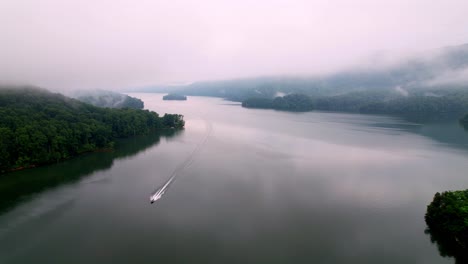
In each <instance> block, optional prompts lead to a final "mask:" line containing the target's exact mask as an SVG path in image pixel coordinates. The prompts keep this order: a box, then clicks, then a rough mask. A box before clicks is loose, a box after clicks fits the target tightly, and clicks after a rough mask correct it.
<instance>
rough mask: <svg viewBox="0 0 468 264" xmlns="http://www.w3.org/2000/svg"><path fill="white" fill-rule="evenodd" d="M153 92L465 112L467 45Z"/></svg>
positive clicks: (355, 108)
mask: <svg viewBox="0 0 468 264" xmlns="http://www.w3.org/2000/svg"><path fill="white" fill-rule="evenodd" d="M145 91H146V92H151V91H152V90H151V88H146V89H145ZM157 91H159V92H161V91H164V92H176V93H182V94H185V95H199V96H214V97H222V98H225V99H228V100H233V101H241V102H244V104H243V105H244V106H248V107H254V108H256V107H259V108H268V106H269V105H275V104H272V102H273V101H272V100H273V99H275V98H277V97H283V96H285V95H292V94H296V95H301V96H302V97H304V96H306V97H309V98H310V101H311V105H310V106H308V107H305V108H304V107H301V109H309V108H310V109H312V108H313V109H318V110H327V111H344V112H361V113H385V114H405V113H430V114H435V113H448V112H458V113H461V112H468V44H464V45H459V46H450V47H445V48H441V49H437V50H432V51H428V52H422V53H420V54H417V55H413V56H407V57H405V58H403V59H398V60H394V61H393V62H392V63H375V64H370V65H366V66H359V67H356V68H354V69H350V70H347V71H341V72H337V73H333V74H328V75H322V76H312V77H260V78H250V79H235V80H225V81H206V82H195V83H193V84H190V85H186V86H178V87H167V89H166V90H164V89H163V88H162V87H158V89H157ZM298 98H299V97H298ZM252 99H255V100H252ZM259 99H262V100H259ZM265 99H268V100H270V101H268V100H265ZM304 100H306V99H304ZM277 101H278V100H277ZM306 101H307V100H306ZM295 107H296V106H295V105H293V106H291V108H292V109H294V108H295ZM272 108H275V109H276V108H277V107H272Z"/></svg>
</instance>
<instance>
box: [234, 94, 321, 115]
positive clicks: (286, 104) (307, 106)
mask: <svg viewBox="0 0 468 264" xmlns="http://www.w3.org/2000/svg"><path fill="white" fill-rule="evenodd" d="M242 106H243V107H247V108H271V109H276V110H284V111H295V112H300V111H310V110H312V109H313V104H312V100H311V99H310V98H309V97H308V96H307V95H304V94H289V95H285V96H282V97H279V96H278V97H276V98H274V99H267V98H250V99H247V100H244V101H243V102H242Z"/></svg>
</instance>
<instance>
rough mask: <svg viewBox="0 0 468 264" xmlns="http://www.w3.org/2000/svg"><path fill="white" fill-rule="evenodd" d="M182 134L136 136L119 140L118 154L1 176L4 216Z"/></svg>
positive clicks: (86, 157)
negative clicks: (38, 196)
mask: <svg viewBox="0 0 468 264" xmlns="http://www.w3.org/2000/svg"><path fill="white" fill-rule="evenodd" d="M180 133H181V131H176V130H169V131H166V132H164V133H161V134H154V135H146V136H136V137H132V138H128V139H123V140H119V141H118V142H117V144H116V147H115V149H114V151H109V152H101V153H88V154H83V155H81V156H79V157H76V158H73V159H71V160H67V161H64V162H61V163H58V164H55V165H49V166H43V167H39V168H34V169H30V170H24V171H17V172H12V173H8V174H5V175H2V176H1V177H0V214H2V213H5V212H6V211H8V210H10V209H12V208H13V207H14V206H16V205H17V204H18V203H20V202H22V201H26V200H29V199H30V198H31V195H32V194H35V193H39V192H42V191H45V190H48V189H50V188H53V187H56V186H59V185H62V184H66V183H72V182H76V181H78V180H80V179H81V178H82V177H84V176H87V175H90V174H92V173H94V172H97V171H104V170H107V169H109V168H111V167H112V165H113V163H114V160H116V159H122V158H126V157H131V156H134V155H136V154H138V153H139V152H141V151H143V150H145V149H148V148H150V147H153V146H155V145H157V144H158V143H159V142H160V139H161V137H165V138H170V137H174V136H177V135H178V134H180Z"/></svg>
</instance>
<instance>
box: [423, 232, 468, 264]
mask: <svg viewBox="0 0 468 264" xmlns="http://www.w3.org/2000/svg"><path fill="white" fill-rule="evenodd" d="M424 233H426V234H427V235H429V236H430V239H431V242H432V243H435V244H436V245H437V249H438V250H439V254H440V255H441V256H442V257H453V258H455V264H466V263H468V248H466V247H464V246H462V245H461V244H460V243H459V242H458V241H457V239H456V238H454V237H453V236H451V235H447V234H445V233H443V232H438V231H436V230H432V229H430V228H427V229H426V230H425V231H424Z"/></svg>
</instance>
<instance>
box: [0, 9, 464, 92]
mask: <svg viewBox="0 0 468 264" xmlns="http://www.w3.org/2000/svg"><path fill="white" fill-rule="evenodd" d="M467 14H468V1H467V0H387V1H379V0H359V1H352V0H317V1H314V0H298V1H294V0H287V1H279V0H256V1H243V0H231V1H222V0H207V1H204V0H194V1H177V0H168V1H158V0H147V1H141V0H140V1H139V0H0V41H1V42H0V81H7V82H24V83H29V84H36V85H41V86H44V87H49V88H52V89H70V88H72V89H76V88H102V89H114V88H122V87H131V86H142V85H150V84H168V83H186V82H192V81H197V80H210V79H224V78H239V77H251V76H259V75H263V76H264V75H278V74H282V75H290V74H301V75H304V74H306V75H307V74H315V73H322V72H328V71H331V70H335V69H339V68H341V67H344V66H349V65H350V64H353V63H359V62H360V61H362V60H364V59H365V58H367V56H369V55H373V54H378V53H379V52H382V51H394V52H406V51H417V50H427V49H433V48H437V47H443V46H447V45H458V44H462V43H468V15H467Z"/></svg>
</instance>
